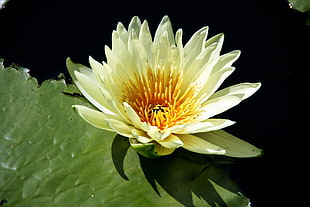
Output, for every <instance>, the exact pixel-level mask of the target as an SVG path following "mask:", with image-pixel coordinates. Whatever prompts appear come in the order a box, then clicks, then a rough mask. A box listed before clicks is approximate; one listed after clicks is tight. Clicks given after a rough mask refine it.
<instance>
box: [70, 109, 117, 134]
mask: <svg viewBox="0 0 310 207" xmlns="http://www.w3.org/2000/svg"><path fill="white" fill-rule="evenodd" d="M72 107H73V109H74V110H75V111H76V112H77V113H78V114H79V115H80V116H81V117H82V118H83V119H84V120H85V121H86V122H88V123H89V124H91V125H93V126H95V127H97V128H100V129H105V130H108V131H113V130H112V129H111V128H110V127H109V125H108V124H107V122H106V121H105V119H107V116H106V115H105V114H104V113H102V112H99V111H97V110H94V109H91V108H88V107H86V106H81V105H73V106H72Z"/></svg>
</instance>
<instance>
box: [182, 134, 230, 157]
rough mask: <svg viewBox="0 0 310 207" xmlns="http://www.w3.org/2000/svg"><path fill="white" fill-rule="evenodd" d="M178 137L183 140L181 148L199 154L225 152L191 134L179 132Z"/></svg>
mask: <svg viewBox="0 0 310 207" xmlns="http://www.w3.org/2000/svg"><path fill="white" fill-rule="evenodd" d="M178 137H179V138H180V139H181V140H182V142H183V146H182V147H183V148H185V149H187V150H189V151H192V152H197V153H201V154H225V150H224V149H223V148H221V147H219V146H217V145H215V144H212V143H210V142H208V141H206V140H204V139H202V138H200V137H197V136H194V135H191V134H182V135H181V134H179V135H178Z"/></svg>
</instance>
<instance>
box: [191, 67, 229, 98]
mask: <svg viewBox="0 0 310 207" xmlns="http://www.w3.org/2000/svg"><path fill="white" fill-rule="evenodd" d="M234 70H235V68H234V67H229V68H223V69H221V70H219V71H217V72H216V73H214V74H212V75H211V76H210V77H208V79H205V78H204V74H202V75H201V76H200V77H199V78H198V80H197V81H196V83H197V84H199V85H202V88H201V90H200V92H199V94H198V97H200V96H201V97H203V99H202V100H201V102H205V101H206V100H207V99H208V98H209V97H210V96H211V95H212V94H213V93H214V92H215V91H216V90H217V89H218V88H219V87H220V86H221V85H222V83H223V82H224V81H225V79H226V78H227V77H228V76H230V74H232V73H233V72H234ZM206 72H208V71H206Z"/></svg>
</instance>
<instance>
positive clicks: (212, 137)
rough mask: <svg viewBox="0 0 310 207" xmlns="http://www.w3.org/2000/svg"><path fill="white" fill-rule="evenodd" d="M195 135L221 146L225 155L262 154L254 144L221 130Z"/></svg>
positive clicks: (255, 155) (253, 155) (251, 155)
mask: <svg viewBox="0 0 310 207" xmlns="http://www.w3.org/2000/svg"><path fill="white" fill-rule="evenodd" d="M195 135H196V136H198V137H200V138H201V139H204V140H206V141H208V142H210V143H213V144H215V145H218V146H220V147H221V148H223V149H224V150H225V151H226V153H225V155H226V156H230V157H257V156H260V155H261V154H262V150H261V149H258V148H257V147H255V146H254V145H252V144H250V143H248V142H246V141H243V140H241V139H239V138H237V137H235V136H233V135H231V134H229V133H228V132H225V131H223V130H217V131H212V132H206V133H199V134H195Z"/></svg>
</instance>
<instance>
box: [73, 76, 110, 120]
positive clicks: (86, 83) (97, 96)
mask: <svg viewBox="0 0 310 207" xmlns="http://www.w3.org/2000/svg"><path fill="white" fill-rule="evenodd" d="M74 74H75V77H76V78H77V80H78V82H76V84H77V87H78V88H79V90H80V91H81V92H82V94H83V95H84V96H85V97H86V98H87V100H89V101H90V102H91V103H92V104H93V105H94V106H96V107H97V108H98V109H99V110H100V111H102V112H104V113H107V114H115V113H114V112H113V111H111V110H112V108H111V106H110V105H109V103H108V101H107V99H106V98H105V97H104V96H103V94H102V92H101V90H100V88H101V86H100V84H99V83H98V81H97V79H95V80H94V79H92V78H91V77H89V76H87V75H85V74H83V73H80V72H78V71H75V72H74Z"/></svg>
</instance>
